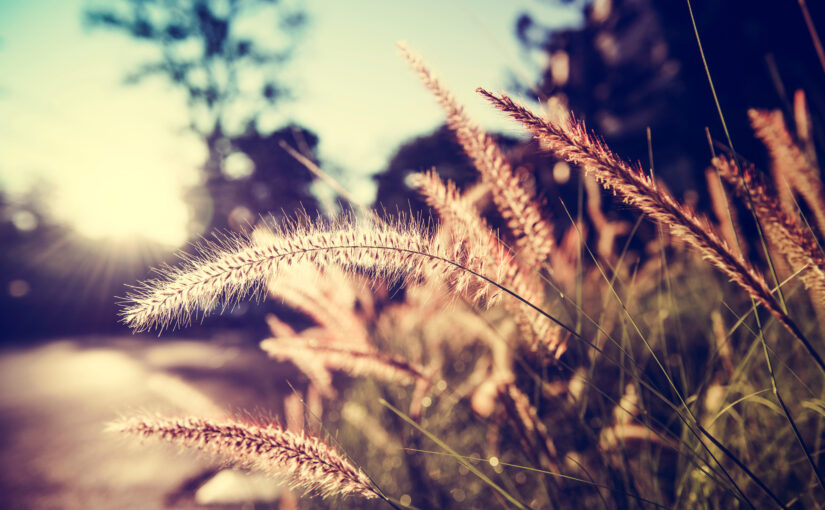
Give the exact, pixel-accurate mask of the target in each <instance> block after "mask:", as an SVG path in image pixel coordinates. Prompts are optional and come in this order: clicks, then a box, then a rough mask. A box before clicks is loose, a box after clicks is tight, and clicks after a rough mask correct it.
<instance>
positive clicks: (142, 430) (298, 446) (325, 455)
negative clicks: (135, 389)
mask: <svg viewBox="0 0 825 510" xmlns="http://www.w3.org/2000/svg"><path fill="white" fill-rule="evenodd" d="M108 428H109V430H112V431H116V432H123V433H127V434H132V435H136V436H140V437H144V438H145V437H156V438H158V439H163V440H166V441H168V442H171V443H175V444H178V445H180V446H184V447H187V448H197V449H199V450H202V451H205V452H207V453H211V454H213V455H215V456H216V457H219V458H220V459H222V460H224V461H226V462H227V463H229V464H231V465H236V466H240V467H244V468H249V469H254V470H256V471H262V472H264V473H267V474H269V475H273V476H277V477H285V478H286V479H287V480H288V481H289V483H290V484H291V486H293V487H295V488H300V489H303V490H306V491H307V492H309V493H313V494H319V495H321V496H324V497H327V496H338V495H340V496H361V497H363V498H367V499H371V498H377V497H380V496H379V494H378V492H377V491H376V490H375V489H374V488H373V485H372V483H371V482H370V480H369V478H368V477H367V475H365V474H364V472H363V471H361V470H360V469H358V468H357V467H355V466H354V465H353V464H352V463H351V462H350V461H348V460H347V459H345V458H344V457H343V456H342V455H341V454H340V453H338V452H337V451H336V450H335V449H334V448H332V447H331V446H329V445H328V444H326V443H325V442H323V441H321V440H320V439H318V438H317V437H311V436H308V435H306V434H304V433H303V432H301V433H298V434H296V433H293V432H290V431H287V430H284V429H282V428H280V427H278V426H275V425H268V426H257V425H249V424H245V423H241V422H237V421H231V420H227V421H213V420H207V419H203V418H194V417H188V418H164V417H157V416H138V417H132V418H127V419H123V420H120V421H116V422H113V423H111V424H109V427H108Z"/></svg>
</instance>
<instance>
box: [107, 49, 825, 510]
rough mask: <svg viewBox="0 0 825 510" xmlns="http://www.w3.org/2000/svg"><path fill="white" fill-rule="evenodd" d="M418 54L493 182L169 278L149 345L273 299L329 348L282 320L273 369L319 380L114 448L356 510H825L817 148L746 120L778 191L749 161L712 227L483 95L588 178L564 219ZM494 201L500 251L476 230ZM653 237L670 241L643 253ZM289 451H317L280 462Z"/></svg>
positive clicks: (159, 293) (427, 178)
mask: <svg viewBox="0 0 825 510" xmlns="http://www.w3.org/2000/svg"><path fill="white" fill-rule="evenodd" d="M697 36H698V34H697ZM402 53H403V55H404V57H405V58H406V59H407V60H408V61H409V62H410V64H411V66H412V67H413V69H414V71H415V72H416V73H417V74H418V75H419V76H420V77H421V78H422V80H423V82H424V84H425V86H426V87H428V88H429V89H430V90H431V91H432V92H433V94H434V96H435V97H436V100H437V101H438V102H439V104H440V105H441V106H442V107H443V108H444V110H445V114H446V118H447V124H448V126H449V127H450V128H451V129H452V130H453V131H454V132H455V134H456V138H457V140H458V141H459V143H460V144H461V145H462V147H463V149H464V150H465V152H466V153H467V155H468V156H469V158H470V159H471V160H472V161H473V162H474V164H475V166H476V167H477V168H478V171H479V183H478V184H477V185H475V186H474V187H471V188H469V189H464V190H462V189H459V188H458V187H457V186H455V184H453V183H451V182H449V181H447V182H445V181H443V180H442V179H441V178H440V177H439V176H438V175H437V173H435V172H430V173H426V174H420V175H417V176H415V177H414V178H413V179H412V180H411V183H412V185H413V186H414V187H415V189H417V190H418V192H419V193H421V194H422V196H423V197H424V198H425V200H426V201H427V203H428V204H429V205H430V206H431V207H432V208H433V210H434V213H435V214H436V215H437V216H438V218H439V221H438V222H426V223H425V222H423V221H420V220H416V219H411V218H408V217H405V216H403V215H401V216H397V217H388V216H380V215H378V214H377V213H375V212H368V213H363V214H362V215H361V216H360V217H359V216H357V215H356V214H355V213H350V214H347V215H344V216H342V217H341V218H338V219H335V220H328V219H313V220H311V219H308V218H299V219H297V220H295V221H294V222H291V223H286V224H283V225H281V226H280V227H278V228H277V229H272V228H271V227H266V226H260V227H259V228H258V229H257V230H256V231H255V232H254V233H253V234H252V235H250V236H248V237H244V238H237V239H234V240H232V241H231V242H227V243H225V244H224V245H221V246H215V245H210V246H205V247H204V250H203V251H202V253H201V256H199V257H198V258H195V259H191V260H188V261H186V262H185V263H184V264H182V265H181V266H180V267H178V268H174V269H167V270H165V272H163V273H162V275H161V277H160V278H158V279H157V280H155V281H150V282H146V283H145V284H144V286H143V287H142V288H141V289H140V290H139V291H138V292H137V293H136V294H135V295H134V296H132V297H131V298H130V302H129V303H128V304H127V306H126V307H125V308H124V322H125V323H126V324H128V325H129V326H131V327H132V328H134V329H135V330H138V331H141V330H151V329H164V328H168V327H175V326H177V325H181V324H183V325H185V324H186V323H188V322H189V321H191V320H192V319H193V318H195V317H198V316H201V315H203V314H206V313H209V312H211V311H214V310H215V309H221V308H225V307H227V306H231V305H232V304H234V303H236V302H237V301H238V300H240V299H245V298H248V297H249V296H255V295H262V294H264V293H266V294H268V295H270V296H271V297H272V298H274V299H280V300H282V301H284V302H285V303H287V304H288V305H290V306H291V307H293V308H295V309H297V310H299V311H302V312H304V313H305V314H306V315H307V316H308V317H310V318H312V319H313V320H314V322H315V325H314V326H312V327H309V328H307V329H305V330H301V331H296V330H294V329H292V327H291V326H290V325H288V324H285V323H284V322H282V321H280V320H279V319H278V318H276V317H271V318H270V320H269V324H270V328H271V329H272V337H271V338H268V339H265V340H263V342H262V344H261V346H262V349H263V350H264V351H266V353H268V354H269V355H271V356H273V357H275V358H277V359H279V360H288V361H290V362H292V363H294V364H295V365H296V366H297V367H298V368H300V369H301V370H302V371H303V373H304V374H305V375H306V379H305V381H303V382H302V383H301V384H299V385H298V386H297V387H296V389H295V393H296V395H297V398H299V399H300V401H301V402H302V403H305V408H306V410H305V413H306V416H305V417H304V418H303V419H300V420H297V419H294V417H293V419H292V423H290V420H289V419H288V420H287V424H286V427H284V428H281V427H275V426H274V425H268V424H262V425H256V424H249V423H243V422H238V421H237V420H236V421H230V422H228V423H221V424H212V423H207V422H205V421H203V420H199V419H197V418H191V417H190V418H168V419H162V418H152V419H144V418H139V417H138V418H135V419H134V420H137V421H134V420H132V421H126V422H123V423H126V424H127V425H128V426H127V425H123V423H121V424H120V426H119V428H120V429H124V430H125V431H126V432H133V431H134V430H135V427H137V425H135V423H138V424H139V425H140V426H139V427H138V428H139V429H140V433H141V434H142V435H144V436H157V435H160V436H162V437H165V438H166V439H170V440H172V441H173V442H178V443H181V444H184V445H188V446H196V447H200V448H203V449H206V450H208V451H211V452H212V453H213V454H215V455H217V456H218V457H220V458H222V459H223V460H224V461H225V462H229V463H235V464H239V465H241V466H245V467H248V468H251V469H259V470H263V471H266V472H272V473H275V474H280V475H284V476H287V478H288V479H290V480H291V481H292V482H293V483H294V484H296V485H298V486H299V487H302V488H304V489H308V490H309V491H310V492H315V493H321V494H325V495H338V496H342V497H348V498H349V499H347V500H346V501H342V502H341V503H340V504H341V505H342V507H350V506H352V505H358V506H361V505H365V506H371V505H376V506H378V505H389V506H391V507H395V508H399V507H405V506H411V507H418V508H448V507H470V508H475V507H481V506H484V507H487V506H500V507H503V508H509V507H515V508H568V507H571V506H574V505H575V506H580V507H584V508H591V507H593V508H599V507H603V508H685V507H689V508H732V507H748V508H772V507H779V508H816V507H817V506H818V505H821V504H822V501H825V487H823V483H822V479H821V472H822V471H823V469H825V463H824V462H823V461H822V458H823V457H822V453H823V451H825V450H823V448H825V444H823V439H825V435H823V430H825V385H823V375H825V363H823V360H822V357H821V354H820V353H821V352H823V349H825V345H823V343H825V342H823V336H822V335H823V326H822V322H821V320H819V319H820V318H822V317H823V316H825V315H823V313H824V312H825V300H823V290H822V289H824V288H825V287H823V285H825V273H823V271H825V262H823V261H825V257H824V256H823V252H822V249H821V241H822V234H823V233H824V232H822V231H821V230H820V229H821V228H822V225H821V223H822V222H821V221H820V220H819V215H820V212H821V211H822V210H825V203H823V198H822V193H821V190H822V183H821V181H820V178H819V175H820V173H819V169H818V168H816V167H815V163H814V161H812V160H811V159H810V158H807V157H806V155H805V154H806V152H805V148H804V147H801V146H800V145H799V142H798V140H800V139H802V138H804V136H803V134H800V133H797V134H794V133H792V132H791V131H790V130H789V129H788V127H787V125H786V124H785V123H784V121H783V120H782V118H781V114H768V113H765V112H761V113H760V112H753V113H752V114H751V118H752V120H753V121H754V128H755V132H756V136H758V137H759V138H760V139H761V140H763V141H764V142H765V144H766V145H767V146H768V148H769V149H771V154H772V157H773V174H772V178H773V179H774V181H775V182H774V183H773V184H772V185H769V184H766V183H765V182H764V177H762V176H761V175H760V174H759V172H758V171H757V170H756V169H755V168H753V167H752V166H750V165H748V164H747V163H746V162H745V160H744V159H743V158H741V157H740V156H738V155H736V156H735V157H730V156H729V155H724V154H723V155H720V156H718V157H716V158H714V159H713V161H708V166H709V168H712V169H714V170H713V171H714V172H718V175H719V177H720V178H721V181H720V182H723V184H725V185H726V186H727V188H719V187H715V188H714V187H712V189H711V190H710V194H711V196H712V198H713V199H714V200H715V201H716V203H715V204H714V211H716V216H717V217H716V219H715V221H714V220H712V219H710V218H707V217H705V216H703V215H701V214H700V213H698V212H696V211H694V210H692V209H691V207H689V206H688V205H686V204H684V203H682V202H680V201H679V200H678V199H677V198H676V197H675V196H673V195H672V194H671V193H670V192H669V191H668V190H667V188H666V187H665V186H664V184H663V183H661V182H659V181H657V179H656V177H655V175H654V173H653V168H652V166H653V164H652V163H653V154H654V150H653V146H652V143H651V145H650V152H651V165H650V166H651V168H650V169H649V170H648V171H646V170H645V169H643V168H642V167H641V166H639V165H637V166H632V165H629V164H627V163H625V162H624V161H623V160H622V159H621V158H620V157H619V156H618V155H616V154H614V153H613V152H612V151H611V150H610V149H609V148H608V147H607V146H606V145H605V144H604V142H602V141H601V140H600V139H599V138H598V137H597V136H595V135H594V134H592V133H590V132H589V131H588V130H587V129H586V128H585V127H584V125H583V124H581V123H580V122H578V121H576V120H575V119H574V118H572V117H569V116H559V115H553V116H543V115H540V114H536V113H534V112H532V111H530V110H529V109H527V108H525V107H523V106H521V105H519V104H517V103H516V102H514V101H513V100H511V99H510V98H508V97H507V96H504V95H497V94H492V93H489V92H487V91H484V90H480V91H479V92H480V93H481V94H482V96H484V97H485V98H487V99H488V100H489V101H490V102H491V104H492V105H494V106H495V107H496V108H498V109H500V110H501V111H502V112H503V113H504V114H506V115H508V116H510V117H512V118H513V119H514V121H516V122H517V123H518V124H520V125H521V126H523V127H524V128H525V129H526V130H527V131H528V132H530V133H531V134H532V135H533V136H534V137H535V139H536V140H537V141H538V142H539V144H540V146H541V147H542V149H543V150H545V151H547V152H548V155H551V156H553V157H555V158H558V159H559V160H564V161H567V162H568V163H569V164H570V165H571V166H573V168H574V171H575V172H576V173H575V174H574V175H575V176H576V177H577V178H578V179H580V182H581V188H580V189H581V190H582V192H581V193H580V196H579V203H578V204H565V203H563V206H564V207H563V208H564V210H566V211H567V212H568V215H567V217H564V218H550V217H549V216H548V215H547V211H546V208H545V207H543V204H542V202H541V200H540V198H539V197H538V196H537V194H536V192H535V188H534V186H533V184H532V182H531V180H530V178H529V176H528V175H526V174H525V173H524V171H523V170H522V169H520V168H517V167H514V166H513V165H511V164H510V162H509V161H508V159H507V155H506V153H505V152H504V151H503V150H502V149H500V148H499V147H498V146H497V144H496V142H495V140H494V138H493V137H491V136H489V135H487V134H486V133H484V132H483V131H482V130H481V129H480V128H479V127H478V126H477V125H475V124H473V123H472V121H471V119H469V118H468V117H467V116H466V114H465V113H464V111H463V109H462V108H461V106H460V105H458V104H457V103H456V102H455V100H454V99H453V97H452V95H451V94H450V93H449V91H447V90H446V89H444V88H443V87H442V86H441V85H440V83H439V82H438V80H437V78H436V77H435V75H434V74H432V73H431V72H430V71H429V70H428V69H427V68H426V66H425V65H424V64H423V61H422V60H421V59H420V58H418V57H417V56H415V55H413V54H412V53H411V52H410V51H409V50H407V49H406V48H402ZM720 114H721V109H720ZM772 115H773V116H772ZM776 115H779V117H776ZM648 139H649V140H650V139H651V138H650V133H648ZM316 170H318V169H316ZM318 171H320V170H318ZM710 183H711V185H712V186H715V185H716V184H719V183H718V182H714V181H712V180H711V181H710ZM598 185H600V186H601V187H602V188H604V190H607V191H610V192H612V193H613V194H614V195H616V197H617V198H618V199H619V200H621V201H623V202H624V203H625V204H626V205H627V206H629V207H631V208H633V209H634V210H636V211H637V212H638V213H639V217H638V218H639V219H638V220H637V222H636V224H635V226H633V228H630V226H629V225H626V224H618V223H617V222H615V221H613V220H610V219H608V217H607V216H606V215H605V214H604V212H603V210H602V206H601V204H600V202H599V200H598V199H599V197H600V195H599V194H598V190H597V188H598ZM782 186H787V187H788V191H786V192H781V193H780V192H778V191H777V190H780V189H781V188H782ZM584 191H587V194H588V197H589V200H588V204H584V203H583V202H584V195H585V193H584ZM797 196H799V197H801V198H802V199H803V200H805V201H806V205H807V207H806V209H805V210H809V211H813V214H814V216H815V218H814V221H813V222H809V221H807V219H806V217H805V215H804V214H802V213H801V211H802V209H801V208H800V207H799V205H798V203H797V202H796V197H797ZM737 197H738V198H737ZM487 200H489V201H490V202H491V203H492V204H493V206H494V207H495V212H494V213H493V218H499V219H501V220H503V221H502V225H503V228H502V229H501V230H500V231H497V230H494V229H492V228H491V227H490V226H489V225H490V224H491V223H490V221H488V220H489V218H488V217H485V216H482V214H481V213H480V210H481V208H482V204H483V202H485V201H487ZM738 210H742V211H750V215H751V218H750V220H751V221H754V222H755V223H757V224H758V228H759V232H760V235H761V234H762V233H764V238H763V240H761V241H760V244H761V246H762V247H763V251H762V252H760V253H757V254H756V256H755V257H753V258H752V259H748V258H746V257H745V255H744V250H742V248H741V247H740V246H738V245H736V244H734V243H732V241H733V242H735V243H738V241H736V238H735V234H734V233H735V232H736V230H737V228H738V227H737V225H735V222H736V223H738V222H740V221H746V220H747V219H748V216H747V215H740V214H738ZM571 211H574V212H575V211H579V213H577V214H574V213H572V212H571ZM823 217H825V216H823ZM643 222H653V223H654V224H655V225H656V229H654V231H655V234H654V235H652V236H649V238H648V239H634V236H636V235H637V232H638V227H639V226H640V225H641V224H642V223H643ZM588 230H590V234H588V233H587V231H588ZM619 232H625V233H627V238H626V239H625V242H624V244H623V245H620V244H618V243H617V239H620V238H619V237H617V233H619ZM587 239H593V240H594V242H593V243H592V244H593V245H592V246H591V244H588V242H587ZM631 240H632V241H634V243H635V244H636V245H640V246H642V248H641V249H636V248H633V249H631V248H630V246H631ZM765 274H769V275H770V278H769V279H768V278H766V277H765ZM402 289H403V290H402ZM288 418H289V417H288ZM153 423H154V424H161V425H163V427H160V426H156V427H154V428H153V425H152V424H153ZM129 424H131V425H129ZM187 424H194V425H193V427H195V429H192V427H189V425H187ZM164 427H165V428H164ZM115 428H117V427H115ZM161 429H162V430H161ZM173 429H174V430H173ZM207 429H208V430H213V429H214V430H217V431H219V433H216V434H212V433H211V432H210V433H207V432H205V431H206V430H207ZM193 430H194V431H193ZM262 430H263V431H265V432H266V434H270V435H273V437H275V439H273V440H272V441H270V443H272V442H274V443H277V444H275V446H274V447H271V446H267V447H266V448H264V449H263V451H264V453H266V452H267V451H270V450H269V449H271V448H275V449H277V451H278V452H280V453H279V454H278V455H279V456H275V457H271V456H270V457H267V456H266V455H264V456H263V458H259V456H258V454H259V453H260V452H261V451H262V450H261V447H260V446H259V443H260V441H258V439H254V440H251V439H250V437H252V438H259V437H260V436H261V434H262V432H261V431H262ZM305 430H316V431H318V430H324V431H326V436H327V437H328V442H322V441H321V439H320V438H319V437H317V436H316V435H312V434H311V433H310V432H305ZM170 431H171V432H170ZM264 435H265V434H264ZM319 435H323V434H319ZM181 438H182V439H181ZM193 438H194V439H193ZM284 438H286V439H288V441H286V439H284ZM296 438H299V439H296ZM295 441H297V442H299V443H301V442H306V443H307V444H311V445H312V448H314V449H312V452H311V453H310V454H304V453H301V454H300V455H297V456H296V455H293V454H289V455H286V457H284V454H283V453H282V450H283V448H282V446H283V445H282V444H281V443H284V442H291V443H290V444H292V443H294V442H295ZM332 443H335V447H333V446H331V445H332ZM268 444H269V443H268ZM318 445H321V446H318ZM290 448H291V450H290V451H294V450H295V448H294V447H290ZM299 449H300V448H299ZM239 451H240V454H239V453H238V452H239ZM330 452H331V453H330ZM343 452H349V454H350V455H349V456H347V455H345V454H344V453H343ZM323 456H328V457H331V458H333V459H334V461H331V462H327V461H321V463H320V464H319V463H318V462H319V461H318V458H319V457H323ZM253 457H254V460H250V458H253ZM284 459H286V460H284ZM319 466H320V467H319ZM296 473H297V475H296ZM336 483H337V484H338V485H336ZM342 487H343V488H344V489H342ZM369 498H372V499H369ZM368 499H369V500H368ZM306 504H307V505H316V504H322V505H327V504H329V502H328V501H324V502H322V503H319V501H317V500H312V499H310V500H306Z"/></svg>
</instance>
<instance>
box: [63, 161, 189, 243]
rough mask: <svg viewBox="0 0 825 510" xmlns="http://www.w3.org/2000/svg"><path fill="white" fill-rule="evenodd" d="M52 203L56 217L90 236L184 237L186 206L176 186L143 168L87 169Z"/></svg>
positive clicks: (173, 240) (162, 240)
mask: <svg viewBox="0 0 825 510" xmlns="http://www.w3.org/2000/svg"><path fill="white" fill-rule="evenodd" d="M147 198H148V200H147ZM55 207H56V209H57V211H56V212H57V214H58V216H59V217H61V218H62V219H63V220H64V221H66V222H67V223H69V224H70V225H72V226H73V227H74V228H75V229H76V230H77V231H78V232H79V233H80V234H82V235H84V236H86V237H89V238H92V239H107V240H120V241H132V240H137V239H142V240H148V241H155V242H158V243H161V244H165V245H168V246H180V245H181V244H183V243H184V242H185V241H186V239H187V231H186V223H187V218H188V211H187V207H186V204H185V203H184V202H183V198H182V196H181V190H180V188H179V187H175V186H168V185H161V184H159V183H157V181H156V180H153V179H152V178H149V177H147V176H146V175H145V174H139V173H137V174H136V173H128V174H123V175H113V174H112V173H106V174H104V175H97V174H96V173H88V174H86V175H84V176H82V177H80V178H78V179H77V180H75V181H73V182H72V183H71V184H70V185H67V186H65V187H63V188H61V189H60V191H59V192H58V194H57V197H56V204H55Z"/></svg>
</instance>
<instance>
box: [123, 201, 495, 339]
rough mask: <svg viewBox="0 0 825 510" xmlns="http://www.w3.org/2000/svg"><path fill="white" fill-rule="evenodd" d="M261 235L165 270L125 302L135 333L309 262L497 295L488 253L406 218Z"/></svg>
mask: <svg viewBox="0 0 825 510" xmlns="http://www.w3.org/2000/svg"><path fill="white" fill-rule="evenodd" d="M262 238H265V239H266V241H264V242H256V241H254V240H253V239H251V238H249V237H238V238H235V239H233V240H232V241H231V242H228V243H226V244H224V245H207V246H206V247H205V248H204V249H202V250H201V253H200V255H199V256H198V257H195V258H191V259H188V260H186V261H185V262H184V263H183V264H182V265H181V266H180V267H177V268H167V269H166V270H165V271H163V272H162V273H161V276H160V278H158V279H156V280H152V281H148V282H145V283H144V284H143V285H142V287H141V288H139V289H138V290H137V291H136V292H135V293H134V294H132V295H130V296H129V297H128V300H129V301H128V303H127V306H126V308H125V309H124V311H123V322H124V323H125V324H126V325H128V326H129V327H131V328H132V329H134V330H135V331H143V330H151V329H164V328H166V327H170V326H173V325H176V324H181V323H183V324H186V323H188V322H190V321H191V320H192V318H193V317H194V316H196V315H197V314H198V313H199V312H202V313H207V312H209V311H211V310H213V309H215V308H217V307H220V306H223V307H226V306H230V305H231V304H233V303H235V302H236V301H237V300H239V299H242V298H244V297H246V296H249V295H253V296H254V295H260V293H261V292H262V290H263V289H264V287H265V284H266V283H267V282H268V281H269V279H270V278H271V277H273V276H274V275H277V274H278V272H279V271H280V270H282V269H283V268H285V267H287V266H293V265H295V264H300V263H304V262H311V263H314V264H316V265H317V266H318V267H319V268H321V269H323V268H324V267H326V266H338V267H341V268H343V269H345V270H363V271H366V272H368V273H369V274H371V275H372V276H373V277H376V278H383V279H387V280H399V279H401V280H403V279H407V280H417V279H423V278H426V277H436V278H439V279H441V280H443V281H445V282H447V283H448V284H449V285H450V287H451V288H452V289H453V290H454V291H456V292H458V293H465V294H466V297H468V298H469V299H470V300H471V301H473V302H475V303H479V304H482V303H485V302H487V301H488V299H487V298H489V297H490V295H491V294H492V295H495V291H494V289H493V288H491V286H490V285H486V284H485V285H478V283H479V281H481V280H483V281H484V282H487V283H489V282H491V281H492V282H496V281H498V280H500V274H499V273H500V271H501V267H500V266H494V265H492V264H490V263H489V262H488V260H489V259H488V258H487V257H485V256H484V254H483V253H478V252H477V251H475V250H467V249H465V248H466V246H465V245H464V244H463V243H461V242H459V239H456V238H454V237H448V238H447V239H444V238H441V237H439V236H436V235H434V233H433V232H432V231H430V230H429V229H427V228H425V226H424V225H422V224H421V222H418V221H415V220H412V219H409V220H407V219H404V218H403V217H402V218H399V219H396V220H395V221H383V222H380V223H376V222H373V221H370V220H356V219H355V218H354V217H353V216H351V215H350V216H345V217H344V218H342V219H338V220H334V221H326V220H321V219H319V220H317V221H314V222H311V221H309V220H305V219H304V220H300V221H295V222H291V223H289V224H288V225H286V226H284V227H281V228H280V229H279V230H277V231H274V232H272V235H268V236H262Z"/></svg>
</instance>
